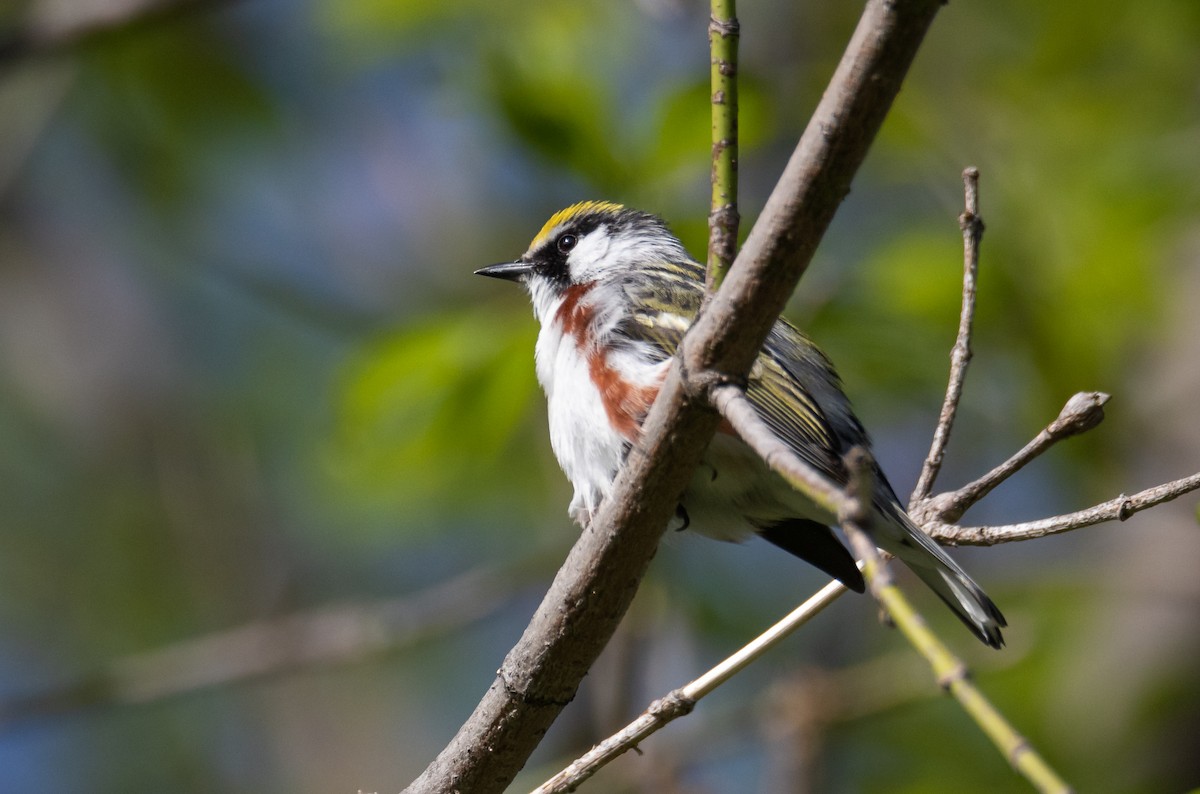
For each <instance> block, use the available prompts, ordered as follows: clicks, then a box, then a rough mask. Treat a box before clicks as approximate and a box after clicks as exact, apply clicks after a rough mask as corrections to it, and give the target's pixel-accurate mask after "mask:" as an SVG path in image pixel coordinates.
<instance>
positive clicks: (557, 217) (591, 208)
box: [529, 201, 625, 249]
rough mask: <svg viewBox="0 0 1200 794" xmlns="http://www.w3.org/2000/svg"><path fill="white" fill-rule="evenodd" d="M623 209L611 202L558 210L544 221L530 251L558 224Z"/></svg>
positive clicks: (582, 203) (580, 204) (580, 203)
mask: <svg viewBox="0 0 1200 794" xmlns="http://www.w3.org/2000/svg"><path fill="white" fill-rule="evenodd" d="M623 209H625V208H624V207H623V206H621V205H620V204H614V203H613V202H611V201H581V202H579V203H578V204H572V205H571V206H569V207H567V208H566V209H564V210H559V211H558V212H556V213H554V214H553V215H551V216H550V220H548V221H546V225H545V226H543V227H542V228H541V230H540V231H539V232H538V233H537V234H536V235H534V238H533V242H531V243H530V244H529V247H530V248H531V249H533V248H537V247H538V246H539V245H541V244H542V242H543V241H545V239H546V238H547V237H548V236H549V235H550V232H552V231H554V228H555V227H556V226H558V225H559V224H560V223H565V222H567V221H569V220H571V219H572V218H574V217H576V216H578V215H583V214H584V213H588V212H604V213H610V214H615V213H618V212H620V211H621V210H623Z"/></svg>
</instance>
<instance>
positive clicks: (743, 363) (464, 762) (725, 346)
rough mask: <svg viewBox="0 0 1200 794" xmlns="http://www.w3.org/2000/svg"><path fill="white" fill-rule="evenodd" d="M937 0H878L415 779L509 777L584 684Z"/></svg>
mask: <svg viewBox="0 0 1200 794" xmlns="http://www.w3.org/2000/svg"><path fill="white" fill-rule="evenodd" d="M940 7H941V3H940V2H939V0H892V1H891V2H886V1H885V0H872V2H870V3H868V5H867V7H866V9H865V10H864V12H863V15H862V18H861V19H860V21H859V25H858V27H857V29H856V30H855V32H854V35H853V37H852V38H851V41H850V44H849V45H848V48H847V50H846V54H845V55H844V56H843V59H842V61H841V63H840V64H839V66H838V69H837V71H836V72H835V74H834V77H833V80H832V82H831V84H830V86H829V88H828V90H827V91H826V93H825V96H824V97H823V98H822V100H821V103H820V104H819V105H818V107H817V110H816V112H815V114H814V115H813V118H812V120H811V121H810V123H809V125H808V128H807V129H806V130H805V132H804V135H803V136H802V137H801V139H800V142H799V144H798V146H797V147H796V151H795V152H794V153H793V155H792V158H791V160H790V161H789V162H788V165H787V168H786V169H785V171H784V174H783V177H782V178H781V179H780V181H779V183H778V184H777V185H776V188H775V190H774V191H773V192H772V194H771V196H770V198H769V199H768V201H767V203H766V206H765V207H764V209H763V213H762V215H761V216H760V218H759V221H758V223H757V224H755V227H754V229H753V230H752V231H751V232H750V236H749V238H748V239H747V242H746V246H745V247H744V248H743V249H742V252H741V253H740V254H739V256H738V257H737V260H736V261H735V263H734V266H733V267H732V268H731V269H730V272H729V275H728V277H727V278H726V280H725V283H724V284H723V285H722V287H721V289H720V290H719V291H718V293H717V296H716V298H715V299H714V300H713V302H712V303H711V304H710V305H709V306H708V307H707V309H706V310H705V311H704V312H703V313H702V314H701V316H700V317H699V318H698V319H697V321H696V323H695V325H694V327H693V328H692V329H691V330H690V331H689V332H688V334H687V337H686V338H685V339H684V342H683V345H682V347H681V351H680V357H679V359H677V361H676V364H675V365H674V366H672V368H671V370H670V372H669V373H668V375H667V379H666V381H665V383H664V385H663V388H662V389H661V391H660V393H659V396H658V399H657V400H656V401H655V404H654V406H653V407H652V408H651V410H650V415H649V416H648V417H647V419H646V422H645V424H644V426H643V434H642V443H641V444H639V445H638V446H637V447H635V448H634V449H633V450H632V451H631V452H630V454H629V456H628V459H627V460H626V463H625V466H624V467H623V469H622V471H621V473H620V474H619V475H618V478H617V482H616V484H615V486H614V490H613V493H612V495H611V496H610V498H609V499H607V500H606V501H605V502H604V504H603V505H601V508H600V510H599V512H598V514H597V516H596V518H595V520H594V521H593V522H592V524H591V525H590V526H589V527H588V528H587V529H586V530H585V531H584V532H583V533H582V535H581V536H580V539H579V541H578V542H577V543H576V545H575V547H574V548H573V549H572V550H571V553H570V555H569V556H568V558H567V561H566V563H565V564H564V566H563V568H562V569H560V571H559V573H558V575H557V576H556V577H555V579H554V582H553V583H552V584H551V586H550V591H549V592H548V593H547V594H546V598H545V599H544V600H543V602H542V604H541V606H540V607H539V608H538V610H537V613H536V614H535V615H534V617H533V620H532V621H531V622H530V624H529V626H528V628H527V629H526V631H525V633H524V635H523V636H522V637H521V639H520V641H519V642H518V643H517V645H516V646H515V647H514V648H513V649H512V651H510V652H509V655H508V656H507V657H506V659H505V660H504V663H503V665H502V666H501V668H500V670H499V672H498V674H497V677H496V680H495V681H494V682H493V684H492V686H491V688H490V689H489V690H488V692H487V693H486V694H485V695H484V698H483V700H481V701H480V703H479V705H478V706H477V707H476V709H475V712H474V714H472V715H471V717H470V718H469V719H468V720H467V722H466V723H465V724H464V725H463V726H462V728H461V729H460V730H459V732H458V734H457V735H456V736H455V737H454V738H453V739H452V740H451V742H450V743H449V744H448V745H447V746H446V747H445V749H443V751H442V752H441V753H440V754H439V755H438V757H437V758H436V759H435V760H434V762H433V763H432V764H430V766H429V767H428V768H427V769H426V770H425V772H424V773H422V775H421V776H420V777H419V778H418V779H417V780H416V781H414V782H413V784H412V785H411V786H410V787H409V788H408V791H410V792H414V793H415V792H450V791H455V790H459V791H471V792H492V791H501V790H503V789H504V787H505V786H507V785H508V783H509V782H511V780H512V778H513V777H514V776H515V775H516V773H517V772H518V771H519V770H520V769H521V767H522V766H523V765H524V763H525V761H526V759H527V758H528V757H529V754H530V753H531V752H532V751H533V749H534V748H535V747H536V746H537V744H538V743H539V742H540V741H541V738H542V736H543V735H544V734H545V732H546V730H547V729H548V728H549V726H550V723H551V722H553V720H554V718H555V717H557V716H558V713H559V712H560V711H561V710H562V708H563V707H564V706H565V705H566V704H567V703H568V702H569V701H570V700H571V698H572V697H574V694H575V691H576V689H577V688H578V686H579V682H580V680H581V679H582V678H583V675H584V674H585V673H586V671H587V669H588V668H589V667H590V666H591V664H592V662H593V661H594V660H595V658H596V656H597V655H599V653H600V650H601V649H602V648H603V647H604V645H605V643H606V642H607V641H608V639H609V637H610V636H611V635H612V632H613V630H614V629H615V628H616V625H617V623H618V621H619V620H620V619H621V616H622V615H623V614H624V613H625V610H626V609H627V607H628V605H629V602H630V601H631V600H632V598H633V595H634V592H635V591H636V589H637V585H638V583H639V581H640V580H641V577H642V575H643V573H644V572H645V569H646V566H647V565H648V564H649V561H650V558H651V557H652V556H653V554H654V551H655V549H656V548H657V545H658V540H659V538H660V537H661V535H662V532H663V530H664V529H665V527H666V525H667V522H668V520H669V519H670V516H671V515H672V513H673V511H674V509H675V505H676V504H677V503H678V499H679V495H680V494H681V493H682V492H683V489H684V487H685V486H686V484H687V482H688V480H689V479H690V477H691V472H692V470H693V469H694V467H695V466H696V464H697V462H698V461H699V459H700V455H701V454H702V452H703V450H704V448H705V447H706V446H707V444H708V442H709V440H710V439H711V438H712V434H713V432H714V431H715V430H716V427H717V422H718V419H717V414H716V412H715V411H713V410H712V409H711V408H710V407H709V405H708V400H707V394H706V392H707V388H708V387H709V386H711V385H715V384H716V383H719V382H721V381H722V380H730V379H732V380H734V381H738V380H741V379H742V378H744V376H745V373H746V372H747V371H749V368H750V365H751V363H752V362H753V360H754V358H755V356H756V355H757V352H758V350H759V348H761V346H762V344H763V341H764V340H765V339H766V336H767V333H768V331H769V330H770V328H771V325H772V324H773V323H774V322H775V319H776V318H777V317H778V316H779V313H780V312H781V311H782V310H783V306H784V303H785V302H786V300H787V297H788V295H790V294H791V292H792V290H793V289H794V288H795V286H796V283H797V282H798V281H799V279H800V276H801V275H802V274H803V273H804V270H805V268H806V267H807V266H808V263H809V261H810V259H811V257H812V254H813V252H814V251H815V250H816V247H817V244H818V242H819V241H820V239H821V236H822V235H823V234H824V231H825V229H826V228H827V227H828V225H829V222H830V221H831V220H832V218H833V215H834V212H835V211H836V210H837V207H838V205H839V204H840V203H841V200H842V199H843V198H844V197H845V196H846V194H847V193H848V192H849V189H850V182H851V179H852V178H853V176H854V173H855V172H856V171H857V170H858V167H859V165H860V164H861V163H862V161H863V158H864V157H865V156H866V153H867V149H868V148H869V146H870V143H871V142H872V141H873V140H874V138H875V135H876V133H877V132H878V131H879V128H880V126H881V125H882V123H883V119H884V117H885V116H886V115H887V111H888V109H889V108H890V107H891V104H892V101H893V100H894V99H895V97H896V94H897V93H898V92H899V90H900V84H901V82H902V80H903V78H904V76H905V74H907V72H908V68H909V66H910V65H911V63H912V60H913V58H914V57H916V53H917V49H918V48H919V47H920V44H921V42H922V40H923V39H924V36H925V32H926V31H927V30H928V28H929V25H930V24H931V23H932V22H933V17H934V15H935V14H936V13H937V11H938V9H939V8H940ZM688 373H691V376H690V377H689V376H688Z"/></svg>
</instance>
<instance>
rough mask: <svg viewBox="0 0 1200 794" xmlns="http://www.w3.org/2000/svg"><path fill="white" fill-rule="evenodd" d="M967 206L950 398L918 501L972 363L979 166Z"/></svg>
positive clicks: (967, 189) (927, 488) (968, 179)
mask: <svg viewBox="0 0 1200 794" xmlns="http://www.w3.org/2000/svg"><path fill="white" fill-rule="evenodd" d="M963 191H964V194H965V197H964V198H965V200H964V204H965V208H964V209H963V213H962V215H959V216H958V225H959V228H961V229H962V235H963V293H962V311H961V312H960V313H959V320H958V337H957V338H956V339H955V340H954V347H953V348H951V349H950V382H949V383H948V384H947V385H946V399H945V400H944V401H943V402H942V411H941V413H940V414H939V415H938V423H937V427H936V428H935V429H934V431H933V443H932V444H931V445H930V447H929V455H928V456H926V458H925V465H924V466H922V467H921V476H920V478H918V480H917V486H916V488H914V489H913V493H912V497H911V498H910V499H909V502H910V503H912V504H916V503H917V502H920V501H921V500H922V499H924V498H925V497H927V496H929V494H930V493H932V492H933V482H934V480H936V479H937V476H938V472H939V471H941V468H942V460H943V458H944V457H945V454H946V444H947V443H948V442H949V441H950V430H951V428H952V427H953V426H954V418H955V416H957V414H958V403H959V401H960V400H962V392H963V383H964V381H965V380H966V376H967V365H968V364H970V363H971V355H972V353H971V325H972V323H973V322H974V320H975V290H976V287H975V283H976V278H977V276H978V274H979V242H980V240H981V239H982V238H983V219H982V218H980V217H979V169H977V168H967V169H966V170H964V171H963Z"/></svg>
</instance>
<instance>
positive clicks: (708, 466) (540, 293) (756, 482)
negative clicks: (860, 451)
mask: <svg viewBox="0 0 1200 794" xmlns="http://www.w3.org/2000/svg"><path fill="white" fill-rule="evenodd" d="M476 273H478V274H479V275H483V276H492V277H494V278H502V279H508V280H510V281H518V282H520V283H522V284H524V285H525V288H526V289H527V290H528V291H529V294H530V297H531V298H532V299H533V311H534V314H535V315H536V316H537V319H538V322H539V323H540V324H541V331H540V333H539V334H538V339H537V347H536V350H535V357H536V365H537V377H538V380H539V381H540V382H541V384H542V388H543V390H545V392H546V399H547V401H548V403H549V417H550V443H551V446H553V447H554V454H555V456H556V457H557V458H558V462H559V464H560V465H561V466H562V468H563V471H564V472H566V475H567V478H568V479H570V481H571V484H572V485H573V486H574V487H575V496H574V498H573V499H572V500H571V506H570V514H571V517H572V518H573V519H575V521H577V522H578V523H579V524H581V525H584V526H586V524H587V523H588V522H589V521H590V520H591V517H592V516H593V515H594V513H595V511H596V508H597V507H598V506H599V504H600V502H601V500H603V499H604V498H605V497H606V496H607V495H608V493H609V491H610V490H611V489H612V484H613V480H614V479H615V477H616V474H617V469H618V468H619V467H620V466H621V463H622V461H623V460H624V458H625V455H626V454H627V453H628V452H629V450H630V448H631V447H632V445H633V444H634V443H636V441H637V439H638V436H639V434H640V433H641V425H642V421H643V420H644V419H645V417H646V413H647V411H648V410H649V408H650V405H651V403H653V402H654V398H655V396H656V395H657V394H658V390H659V386H660V384H661V383H662V381H663V378H664V376H665V375H666V372H667V368H668V366H669V365H670V359H671V357H672V356H673V355H674V353H675V350H676V349H677V348H678V347H679V343H680V341H681V340H682V339H683V335H684V332H686V331H687V329H688V326H690V325H691V323H692V320H693V319H694V318H695V316H696V312H697V311H698V310H699V308H700V302H701V299H702V298H703V297H704V268H703V267H702V266H701V265H700V264H699V263H697V262H696V261H694V260H693V259H692V258H691V257H690V256H688V253H687V251H686V250H684V247H683V244H682V243H680V241H679V240H678V239H677V238H676V237H675V236H674V235H673V234H671V232H670V231H669V230H668V229H667V227H666V224H664V223H663V222H662V221H661V220H660V219H659V218H657V217H655V216H653V215H649V214H647V213H644V212H639V211H637V210H633V209H627V208H625V207H622V206H620V205H619V204H611V203H608V202H597V201H586V202H583V203H581V204H575V205H574V206H571V207H567V208H566V209H564V210H562V211H561V212H558V213H556V214H555V215H554V216H553V217H551V218H550V220H549V221H547V222H546V225H545V226H543V227H542V229H541V231H539V232H538V233H537V236H535V237H534V238H533V242H532V243H530V245H529V250H528V251H526V252H525V253H524V254H522V255H521V257H520V258H519V259H517V260H515V261H512V262H504V263H501V264H498V265H491V266H490V267H485V268H482V269H480V270H477V271H476ZM746 393H747V396H748V397H749V399H750V401H751V403H753V404H754V406H755V407H756V408H757V410H758V413H759V415H760V416H761V418H762V419H763V420H764V421H765V422H766V424H767V425H768V426H769V427H770V428H771V429H772V430H773V431H774V432H775V433H776V434H777V435H778V436H779V438H780V439H782V440H783V441H785V442H786V443H787V444H788V446H790V447H791V449H792V451H794V452H795V453H796V454H797V455H798V456H800V457H801V458H802V459H803V460H805V461H807V462H808V463H810V464H811V465H813V466H815V467H816V468H817V469H818V470H820V471H821V472H822V473H823V474H824V475H825V476H827V477H828V478H829V479H831V480H833V481H834V482H837V483H839V484H844V483H845V482H846V480H847V471H846V468H845V465H844V463H843V455H844V454H845V453H846V452H847V451H848V450H850V449H851V448H852V447H854V446H859V445H861V446H867V445H868V444H869V442H868V439H867V434H866V431H864V430H863V427H862V425H861V424H860V423H859V421H858V419H857V418H856V417H855V416H854V412H853V410H852V409H851V407H850V401H849V400H848V399H847V398H846V395H845V394H843V393H842V389H841V382H840V380H839V378H838V376H837V373H836V372H834V369H833V365H832V364H831V363H830V362H829V359H827V358H826V357H825V355H824V354H823V353H822V352H821V351H820V350H819V349H817V347H816V345H814V344H813V343H812V342H810V341H809V340H808V338H807V337H805V336H804V335H803V334H802V333H800V331H798V330H796V328H794V327H793V326H792V325H790V324H789V323H788V322H786V321H785V320H779V321H778V322H776V323H775V326H774V327H773V328H772V329H771V333H770V335H769V336H768V338H767V342H766V344H765V346H764V347H763V350H762V352H761V353H759V355H758V360H757V361H756V363H755V364H754V367H753V369H752V370H751V372H750V376H749V379H748V387H747V390H746ZM873 509H874V514H873V516H872V519H873V520H872V521H871V525H872V526H871V538H872V540H873V541H874V542H875V543H876V544H877V545H878V546H879V547H880V548H883V549H885V550H886V551H888V552H891V553H892V554H894V555H895V556H896V557H897V558H899V559H900V560H901V561H902V562H904V563H905V564H906V565H907V566H908V567H909V568H911V569H912V570H913V572H914V573H916V575H917V576H918V577H920V578H921V580H922V581H924V582H925V583H926V584H927V585H929V587H930V588H932V589H933V591H934V592H935V593H937V594H938V596H940V597H941V599H942V600H943V601H945V602H946V604H948V605H949V607H950V608H951V609H952V610H954V613H955V614H956V615H958V617H959V618H960V619H961V620H962V621H963V623H965V624H966V625H967V627H968V628H970V629H971V631H972V632H974V633H975V635H976V636H978V637H979V639H981V640H983V641H984V642H985V643H987V644H988V645H990V646H992V647H993V648H999V647H1000V646H1001V645H1002V644H1003V642H1004V640H1003V637H1002V636H1001V634H1000V628H1001V627H1002V626H1004V625H1005V621H1004V616H1003V615H1001V614H1000V611H999V610H998V609H997V608H996V605H995V604H993V603H992V600H991V599H990V598H988V597H987V595H986V594H985V593H984V592H983V590H981V589H980V588H979V585H977V584H975V582H974V581H972V580H971V578H970V577H969V576H968V575H967V574H966V572H965V571H963V569H962V568H960V567H959V566H958V564H957V563H955V562H954V561H953V560H952V559H950V557H949V556H947V554H946V552H945V551H943V550H942V549H941V548H940V547H939V546H938V545H937V544H936V543H934V542H933V540H931V539H930V538H929V536H928V535H926V534H925V533H924V532H922V531H921V530H920V529H919V528H918V527H917V526H916V525H915V524H914V523H913V522H912V520H911V519H910V518H909V517H908V515H907V513H905V512H904V508H903V507H901V505H900V502H899V501H898V500H897V498H896V494H895V492H894V491H893V490H892V488H891V486H890V485H888V482H887V480H886V479H885V478H884V477H883V474H882V472H879V471H876V472H875V494H874V499H873ZM676 516H677V518H678V519H680V521H681V522H682V526H680V528H681V529H682V528H683V527H685V526H686V527H690V528H691V529H693V530H695V531H697V532H700V533H702V534H705V535H708V536H710V537H714V538H718V539H720V540H730V541H735V540H742V539H744V538H746V537H747V536H749V535H750V534H751V533H757V534H758V535H760V536H762V537H763V538H765V539H766V540H768V541H770V542H771V543H773V544H775V545H776V546H779V547H781V548H783V549H785V550H787V551H789V552H791V553H792V554H794V555H796V556H797V557H799V558H801V559H802V560H805V561H807V562H809V563H811V564H813V565H815V566H816V567H818V568H820V569H821V570H822V571H825V572H826V573H828V574H829V575H831V576H833V577H834V578H836V579H839V580H840V581H841V582H842V583H843V584H845V585H846V586H847V587H849V588H850V589H852V590H856V591H858V592H860V593H861V592H862V591H863V590H864V583H863V577H862V574H861V573H860V572H859V570H858V567H857V566H856V565H855V561H854V558H853V557H851V556H850V553H849V552H848V551H847V550H846V548H845V546H843V545H842V544H841V542H840V541H839V540H838V539H837V537H836V536H835V535H834V534H833V532H832V530H831V529H830V525H831V524H833V523H835V519H836V516H834V515H832V514H830V513H828V512H826V511H824V510H822V509H820V508H818V507H817V506H816V505H814V504H813V503H812V502H811V501H810V500H809V499H807V498H806V497H805V496H804V495H803V494H801V493H800V492H798V491H796V490H795V489H793V488H792V487H790V486H789V485H788V484H787V483H786V482H785V481H784V480H783V479H782V478H781V477H780V476H779V475H777V474H775V473H774V472H773V471H771V470H770V469H769V468H768V467H767V466H766V464H765V463H763V461H762V460H761V459H760V458H759V457H758V456H757V455H756V454H755V453H754V452H753V451H752V450H751V449H750V448H749V447H748V446H747V445H746V444H745V443H744V442H743V441H742V440H741V439H740V438H738V437H737V436H736V435H735V434H734V433H733V432H732V431H731V430H728V429H727V428H726V429H723V430H722V431H718V432H717V434H716V436H715V437H714V438H713V440H712V442H711V443H710V444H709V446H708V449H707V450H706V452H705V456H704V459H703V462H702V464H701V465H700V467H699V468H698V469H697V471H696V473H695V474H694V475H693V477H692V480H691V482H690V484H689V486H688V488H687V490H686V491H685V492H684V494H683V497H682V499H681V500H680V504H679V508H678V510H677V511H676Z"/></svg>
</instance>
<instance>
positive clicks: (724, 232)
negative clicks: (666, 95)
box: [706, 0, 740, 293]
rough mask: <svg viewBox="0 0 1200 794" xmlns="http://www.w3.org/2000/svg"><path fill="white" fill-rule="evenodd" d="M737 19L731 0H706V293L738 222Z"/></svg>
mask: <svg viewBox="0 0 1200 794" xmlns="http://www.w3.org/2000/svg"><path fill="white" fill-rule="evenodd" d="M738 35H739V34H738V21H737V11H736V9H735V2H734V0H712V15H711V17H710V19H709V23H708V46H709V52H710V53H711V62H712V75H711V80H712V203H711V207H710V210H709V216H708V274H707V278H706V282H707V286H708V289H709V292H710V293H711V292H712V291H713V290H715V289H716V288H717V287H719V286H720V285H721V282H722V281H723V280H724V278H725V274H726V273H727V272H728V271H729V266H730V265H731V264H733V258H734V256H735V255H736V254H737V235H738V223H739V222H740V218H739V216H738V210H737V190H738V183H737V175H738V95H737V55H738Z"/></svg>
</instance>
